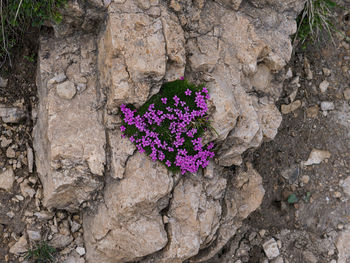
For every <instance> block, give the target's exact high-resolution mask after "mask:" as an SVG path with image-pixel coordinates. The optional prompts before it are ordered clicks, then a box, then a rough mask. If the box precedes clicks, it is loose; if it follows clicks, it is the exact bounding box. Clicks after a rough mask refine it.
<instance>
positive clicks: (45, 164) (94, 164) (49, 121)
mask: <svg viewBox="0 0 350 263" xmlns="http://www.w3.org/2000/svg"><path fill="white" fill-rule="evenodd" d="M95 50H96V47H95V43H94V40H93V37H91V36H88V35H85V36H79V40H78V39H77V37H71V38H65V39H61V40H57V39H46V40H43V41H42V42H41V50H40V53H39V64H40V68H39V73H38V74H39V75H38V92H39V100H40V104H39V116H38V122H37V124H36V126H35V128H34V149H35V154H36V165H37V170H38V173H39V175H40V178H41V181H42V183H43V186H44V205H45V206H48V207H56V208H65V209H77V207H78V206H79V205H80V204H81V203H82V202H83V201H85V200H88V199H89V198H90V194H91V193H92V192H94V191H95V190H97V189H98V188H99V187H100V186H101V182H100V181H99V179H98V178H97V177H98V176H101V175H102V174H103V171H104V164H105V151H104V145H105V143H106V139H105V131H104V128H103V126H102V125H101V124H100V120H99V113H98V111H97V110H96V109H95V108H94V107H93V105H94V104H96V103H97V93H96V89H95V85H96V72H95V71H94V68H95V67H94V66H91V65H93V63H95V59H96V56H95V55H94V54H95V53H94V51H95ZM47 53H51V56H50V59H47V58H46V57H45V56H46V54H47ZM77 53H78V54H79V56H78V55H76V54H77ZM56 57H61V58H62V59H61V60H56ZM71 60H75V61H76V63H78V64H79V71H80V74H83V75H85V76H86V78H87V79H88V85H87V90H86V91H85V92H84V93H82V94H79V95H78V96H76V97H75V98H74V100H60V99H58V98H57V96H56V91H55V89H51V88H50V85H47V81H48V80H49V79H51V78H52V76H53V75H54V74H55V72H62V71H64V70H65V69H66V68H67V67H68V66H69V65H70V61H71ZM65 83H68V84H67V85H69V86H72V85H73V84H72V83H70V82H68V81H67V82H65ZM62 84H64V83H62ZM59 85H60V84H59Z"/></svg>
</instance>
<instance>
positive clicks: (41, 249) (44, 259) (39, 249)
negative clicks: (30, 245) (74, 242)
mask: <svg viewBox="0 0 350 263" xmlns="http://www.w3.org/2000/svg"><path fill="white" fill-rule="evenodd" d="M55 252H56V249H55V248H53V247H51V246H49V245H48V244H47V243H46V242H41V243H39V244H37V245H36V246H35V248H34V249H29V250H28V251H27V252H26V253H25V256H24V257H25V259H26V260H31V261H32V262H34V263H51V262H54V260H55V258H54V254H55Z"/></svg>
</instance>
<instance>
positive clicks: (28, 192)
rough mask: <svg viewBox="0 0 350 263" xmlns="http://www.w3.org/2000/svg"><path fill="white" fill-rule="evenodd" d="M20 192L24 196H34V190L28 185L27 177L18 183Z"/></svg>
mask: <svg viewBox="0 0 350 263" xmlns="http://www.w3.org/2000/svg"><path fill="white" fill-rule="evenodd" d="M19 186H20V189H21V193H22V195H23V196H25V197H28V196H29V197H31V198H32V197H34V195H35V190H34V189H33V188H31V187H30V186H29V181H28V179H25V180H24V181H23V182H22V183H21V184H20V185H19Z"/></svg>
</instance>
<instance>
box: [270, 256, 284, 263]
mask: <svg viewBox="0 0 350 263" xmlns="http://www.w3.org/2000/svg"><path fill="white" fill-rule="evenodd" d="M271 263H284V260H283V257H278V258H275V259H274V260H272V261H271Z"/></svg>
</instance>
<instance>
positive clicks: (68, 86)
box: [56, 80, 77, 100]
mask: <svg viewBox="0 0 350 263" xmlns="http://www.w3.org/2000/svg"><path fill="white" fill-rule="evenodd" d="M56 92H57V95H58V96H59V97H60V98H62V99H66V100H71V99H72V98H73V97H74V96H75V94H76V93H77V90H76V88H75V85H74V83H73V82H71V81H69V80H67V81H65V82H63V83H61V84H58V85H57V87H56Z"/></svg>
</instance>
